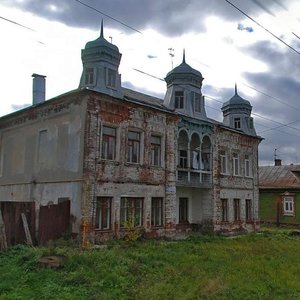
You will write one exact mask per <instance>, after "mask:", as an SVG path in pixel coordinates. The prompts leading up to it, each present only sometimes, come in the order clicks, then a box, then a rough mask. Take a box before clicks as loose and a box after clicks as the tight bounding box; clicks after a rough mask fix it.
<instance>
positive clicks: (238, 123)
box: [234, 118, 241, 129]
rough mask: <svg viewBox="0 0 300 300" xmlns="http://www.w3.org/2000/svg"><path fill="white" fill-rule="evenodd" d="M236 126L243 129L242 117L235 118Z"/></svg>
mask: <svg viewBox="0 0 300 300" xmlns="http://www.w3.org/2000/svg"><path fill="white" fill-rule="evenodd" d="M234 128H235V129H241V118H234Z"/></svg>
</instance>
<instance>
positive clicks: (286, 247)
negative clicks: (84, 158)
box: [0, 229, 300, 300]
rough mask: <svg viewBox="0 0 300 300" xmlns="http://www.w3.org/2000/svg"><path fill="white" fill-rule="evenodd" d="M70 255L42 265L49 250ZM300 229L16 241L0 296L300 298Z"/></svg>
mask: <svg viewBox="0 0 300 300" xmlns="http://www.w3.org/2000/svg"><path fill="white" fill-rule="evenodd" d="M53 253H55V254H60V255H65V256H67V262H66V264H65V266H64V267H62V268H60V269H57V270H53V269H47V268H42V267H40V266H39V265H38V264H37V260H38V258H39V257H41V256H42V255H45V254H46V255H47V254H53ZM299 253H300V237H293V236H290V235H289V232H288V231H276V230H275V229H270V230H269V229H264V230H263V231H262V233H261V234H257V235H247V236H240V237H238V238H234V239H229V238H222V237H207V236H203V237H200V236H193V237H191V238H189V239H188V240H185V241H174V242H168V241H163V240H161V241H139V242H135V243H129V244H128V243H125V242H112V243H111V244H110V245H108V247H107V248H106V249H97V250H96V249H94V250H81V249H80V248H78V247H74V246H72V247H71V246H69V245H63V244H62V243H60V245H55V246H52V247H50V248H33V247H27V246H16V247H14V248H12V249H10V250H9V251H7V252H5V253H1V254H0V274H1V280H0V299H22V300H23V299H300V281H299V278H300V255H299Z"/></svg>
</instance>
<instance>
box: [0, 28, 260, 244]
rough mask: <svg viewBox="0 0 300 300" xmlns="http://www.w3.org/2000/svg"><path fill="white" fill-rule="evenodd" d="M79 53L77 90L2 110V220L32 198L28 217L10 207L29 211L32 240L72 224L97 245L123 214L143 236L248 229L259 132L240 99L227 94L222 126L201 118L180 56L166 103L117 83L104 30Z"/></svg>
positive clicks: (112, 233)
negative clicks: (6, 112)
mask: <svg viewBox="0 0 300 300" xmlns="http://www.w3.org/2000/svg"><path fill="white" fill-rule="evenodd" d="M81 58H82V63H83V71H82V76H81V79H80V84H79V88H78V89H76V90H74V91H71V92H68V93H66V94H63V95H60V96H58V97H56V98H53V99H51V100H48V101H44V99H43V96H42V98H38V99H35V100H34V103H33V105H32V106H31V107H28V108H25V109H23V110H20V111H17V112H15V113H13V114H10V115H7V116H4V117H2V118H0V204H1V205H2V206H1V207H0V209H2V214H4V217H5V215H6V214H9V213H8V211H9V209H8V208H9V206H12V205H13V204H14V205H15V206H16V204H18V205H19V204H20V205H21V204H22V203H23V204H24V203H29V202H30V203H31V205H33V207H34V208H35V209H34V212H35V213H34V214H33V213H32V210H28V209H26V208H24V207H23V208H22V205H21V206H20V207H21V209H19V210H18V209H16V210H15V211H16V213H15V214H14V215H15V216H17V215H18V211H19V213H20V212H21V211H22V212H23V213H25V214H27V219H28V220H31V224H33V225H32V227H31V233H32V235H33V236H35V237H36V239H37V240H38V241H45V240H47V239H50V238H53V237H55V236H54V235H51V230H52V231H56V233H58V236H59V235H61V234H63V233H64V231H65V230H66V229H67V226H66V224H69V223H71V227H70V228H69V230H70V231H71V233H73V234H74V235H79V236H81V237H82V239H83V240H84V241H85V242H86V241H88V240H89V241H92V242H96V243H97V242H101V241H103V240H106V239H110V238H112V237H122V236H123V235H124V232H125V230H126V226H127V225H126V224H127V223H128V221H132V222H133V226H134V227H136V228H137V229H139V230H141V232H143V233H144V234H145V236H150V237H154V236H174V235H176V234H178V233H186V232H188V231H191V230H203V229H205V228H207V226H208V227H209V228H210V229H211V230H213V231H217V232H225V233H227V232H235V231H236V232H240V231H253V230H255V228H256V227H257V226H258V181H257V180H258V179H257V150H258V149H257V148H258V144H259V142H260V140H261V138H260V137H258V136H257V135H256V133H255V129H254V124H253V119H252V118H251V108H252V107H251V105H250V103H249V102H248V101H246V100H244V99H242V98H241V97H240V96H239V95H238V94H237V91H236V92H235V95H234V96H233V98H232V99H230V100H229V101H228V102H226V103H224V105H223V107H222V111H223V115H224V120H223V122H217V121H215V120H212V119H210V118H208V117H207V115H206V111H205V99H204V96H203V95H202V91H201V87H202V81H203V77H202V74H201V73H200V72H199V71H197V70H195V69H193V68H192V67H190V66H189V65H188V64H187V63H186V61H185V55H184V56H183V62H182V63H181V64H180V65H179V66H177V67H176V68H174V69H173V70H171V71H170V72H169V73H168V74H167V76H166V78H165V80H166V83H167V91H166V94H165V97H164V99H158V98H155V97H152V96H149V95H145V94H142V93H139V92H136V91H133V90H130V89H126V88H123V87H122V85H121V76H120V74H119V71H118V68H119V64H120V60H121V54H120V52H119V49H118V47H117V46H115V45H113V44H112V43H110V42H108V41H107V40H106V39H105V38H104V35H103V26H102V28H101V32H100V36H99V37H98V38H97V39H96V40H94V41H91V42H88V43H87V44H86V45H85V48H84V49H82V53H81ZM44 80H45V78H44V76H40V75H36V74H35V75H34V81H36V82H41V83H42V84H41V86H43V85H44ZM42 94H43V93H42ZM38 97H40V95H38ZM65 202H68V203H69V206H66V210H64V213H62V210H61V209H60V208H59V205H60V204H62V203H65ZM68 209H69V211H68ZM16 218H17V219H18V218H19V217H16ZM4 219H5V218H4ZM54 219H55V220H57V221H56V222H54ZM8 220H9V217H7V218H6V222H8ZM32 220H33V221H32ZM15 223H16V224H18V226H19V228H21V229H20V230H22V224H21V223H20V221H16V222H15ZM20 224H21V225H20ZM56 224H65V226H58V225H57V226H56V227H55V225H56ZM20 226H21V227H20ZM59 228H61V229H62V230H61V232H60V231H59ZM47 234H48V235H47Z"/></svg>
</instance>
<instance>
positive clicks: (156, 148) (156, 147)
mask: <svg viewBox="0 0 300 300" xmlns="http://www.w3.org/2000/svg"><path fill="white" fill-rule="evenodd" d="M154 138H159V143H157V142H155V140H154ZM161 146H162V137H161V136H159V135H155V134H151V137H150V165H151V166H155V167H161V165H162V159H161V155H162V147H161ZM157 152H158V153H157ZM155 157H156V159H155ZM156 162H157V163H156Z"/></svg>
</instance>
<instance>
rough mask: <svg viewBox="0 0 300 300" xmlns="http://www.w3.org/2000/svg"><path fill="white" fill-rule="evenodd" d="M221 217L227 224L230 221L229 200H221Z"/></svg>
mask: <svg viewBox="0 0 300 300" xmlns="http://www.w3.org/2000/svg"><path fill="white" fill-rule="evenodd" d="M221 204H222V206H221V209H222V211H221V214H222V215H221V217H222V221H223V222H226V221H228V200H227V199H221Z"/></svg>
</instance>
